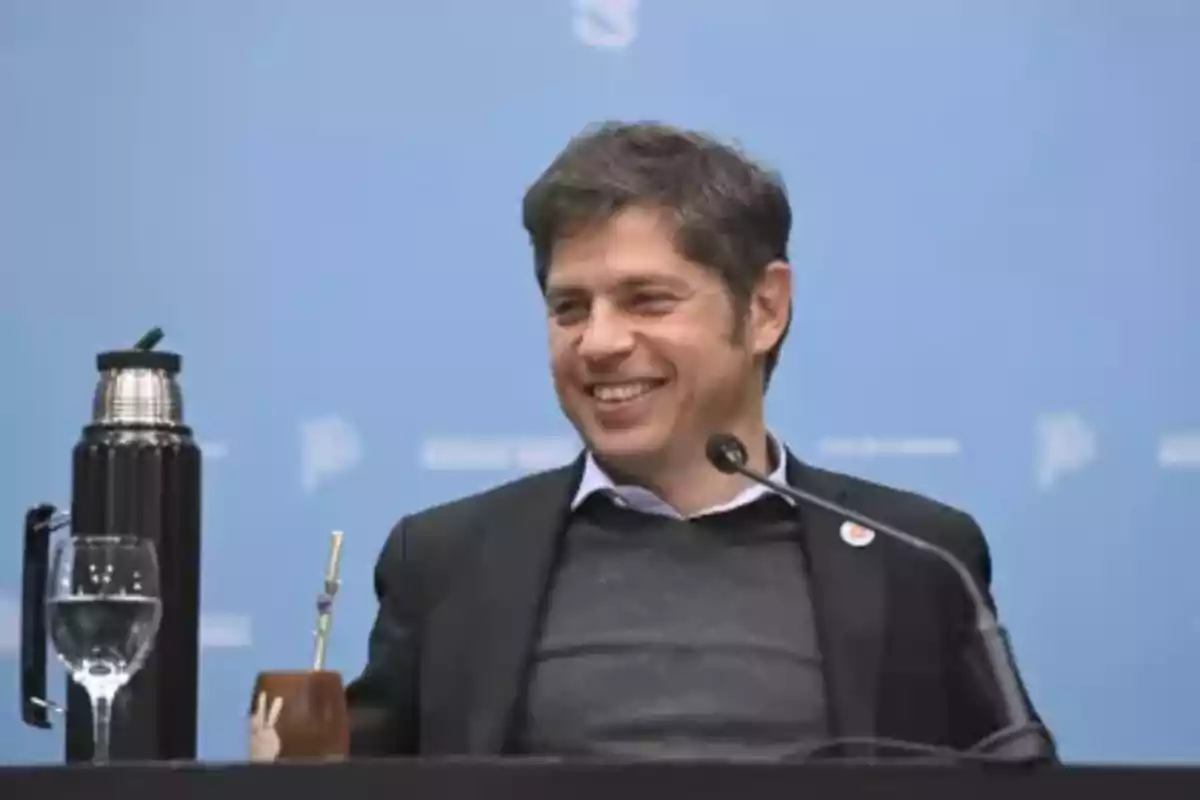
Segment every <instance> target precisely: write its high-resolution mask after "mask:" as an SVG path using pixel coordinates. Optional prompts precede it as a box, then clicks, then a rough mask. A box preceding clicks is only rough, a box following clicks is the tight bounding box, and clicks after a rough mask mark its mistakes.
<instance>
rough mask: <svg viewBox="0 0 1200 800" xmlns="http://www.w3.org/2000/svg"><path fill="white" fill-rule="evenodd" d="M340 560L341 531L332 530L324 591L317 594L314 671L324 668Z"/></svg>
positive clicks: (338, 583)
mask: <svg viewBox="0 0 1200 800" xmlns="http://www.w3.org/2000/svg"><path fill="white" fill-rule="evenodd" d="M341 561H342V532H341V531H334V532H333V543H332V546H331V548H330V552H329V564H328V566H327V567H326V568H325V586H324V591H323V592H321V593H320V594H319V595H317V652H316V656H315V657H314V658H313V671H314V672H321V671H322V670H324V669H325V653H326V649H327V648H328V646H329V632H330V630H331V629H332V627H333V599H334V597H335V596H336V595H337V591H338V587H339V586H341V580H340V579H339V578H338V571H339V569H340V567H341Z"/></svg>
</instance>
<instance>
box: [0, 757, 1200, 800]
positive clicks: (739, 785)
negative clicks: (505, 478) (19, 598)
mask: <svg viewBox="0 0 1200 800" xmlns="http://www.w3.org/2000/svg"><path fill="white" fill-rule="evenodd" d="M1098 795H1100V796H1103V797H1112V798H1117V797H1125V798H1134V800H1156V799H1157V798H1189V800H1197V798H1200V768H1195V769H1193V768H1167V767H1158V768H1155V767H1143V768H1135V767H1086V766H1055V767H1040V768H1037V769H1029V768H1016V767H1011V766H1004V765H980V764H974V765H965V766H946V765H930V764H926V765H920V764H914V763H907V764H905V765H899V764H895V765H885V764H870V765H864V764H854V763H842V764H828V765H812V764H810V765H786V764H777V765H768V764H761V765H750V764H719V763H712V762H708V763H668V764H662V763H660V764H616V763H563V762H554V761H536V760H529V761H525V760H504V761H499V760H497V761H471V760H461V761H459V760H440V761H418V760H404V759H397V760H371V761H345V762H338V763H324V764H314V763H297V764H271V765H251V764H221V763H158V764H128V765H118V766H110V767H104V768H96V767H91V766H88V765H70V766H52V767H4V768H0V798H4V800H8V799H9V798H13V800H17V799H18V798H21V799H23V798H37V800H58V799H59V798H75V797H78V798H89V800H91V799H94V798H101V797H102V798H114V799H115V800H139V799H140V798H147V800H149V799H150V798H154V800H190V799H191V798H197V799H198V798H205V799H206V800H213V799H215V798H220V799H221V800H234V797H235V796H236V797H238V798H250V797H257V798H268V800H307V798H313V800H317V798H321V800H349V798H371V797H380V798H384V797H386V798H403V800H423V799H424V798H438V799H439V800H450V799H454V800H457V798H484V797H487V798H495V797H501V798H514V799H515V798H520V800H542V798H546V799H547V800H549V798H555V800H590V799H591V798H597V799H598V798H606V800H612V799H613V798H616V800H641V799H642V798H671V800H675V798H679V800H684V799H685V798H686V800H707V798H736V800H751V799H752V798H754V799H757V798H788V800H797V799H798V798H801V799H802V800H811V798H813V797H828V798H835V799H836V800H855V799H856V798H902V799H903V800H909V798H912V799H913V800H916V798H930V799H931V800H939V798H946V800H989V799H990V798H1017V799H1018V800H1041V798H1046V800H1050V799H1051V798H1053V800H1063V799H1064V798H1068V797H1071V796H1074V797H1090V798H1096V797H1097V796H1098Z"/></svg>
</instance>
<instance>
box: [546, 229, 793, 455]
mask: <svg viewBox="0 0 1200 800" xmlns="http://www.w3.org/2000/svg"><path fill="white" fill-rule="evenodd" d="M670 233H671V231H670V228H668V227H667V226H665V225H664V224H663V221H662V219H661V216H660V215H658V214H655V213H652V212H651V211H648V210H641V209H634V210H628V211H625V212H622V213H621V214H619V215H617V216H616V217H614V218H613V219H612V220H611V221H609V222H608V223H607V224H605V225H602V226H597V227H596V228H594V229H590V230H587V231H586V232H582V233H580V234H579V235H577V236H574V237H572V238H570V239H568V240H565V241H563V242H560V243H559V244H558V245H557V246H556V247H555V249H554V254H553V258H552V261H551V265H550V269H549V274H548V277H547V282H546V304H547V310H548V319H549V333H550V354H551V366H552V370H553V374H554V384H555V389H556V390H557V392H558V397H559V402H560V403H561V405H562V408H563V411H564V412H565V413H566V415H567V417H568V418H569V419H570V420H571V422H572V424H573V425H574V426H575V428H576V429H577V430H578V431H579V433H580V435H581V436H582V437H583V439H584V441H585V442H586V443H587V445H588V447H589V448H591V449H592V451H593V452H594V453H595V454H596V455H597V456H598V457H599V458H600V459H602V460H604V461H606V462H607V463H608V464H610V465H611V466H613V467H615V468H617V469H618V470H628V471H630V472H634V473H637V472H642V471H644V470H646V469H648V468H653V467H654V466H661V465H666V464H668V463H671V462H674V461H676V460H677V459H678V458H680V457H682V458H691V457H694V456H695V455H697V454H698V453H702V452H703V448H704V442H705V440H706V439H707V437H708V436H709V435H710V434H712V433H714V432H715V431H717V430H721V429H723V428H722V426H724V425H728V424H730V423H732V422H735V421H736V419H737V418H738V417H739V415H743V414H744V413H745V412H746V409H747V408H749V409H751V410H753V409H755V408H758V407H760V406H759V404H761V402H762V384H761V381H760V380H759V379H758V372H759V367H758V365H757V364H756V361H755V358H756V356H758V355H761V354H763V353H765V352H766V351H767V350H769V349H770V348H771V347H772V346H773V345H774V343H775V342H776V341H778V338H779V336H780V335H782V323H780V324H775V323H774V322H773V319H774V317H775V316H778V314H777V313H776V312H775V311H774V310H771V309H770V308H768V311H769V312H770V313H766V314H765V315H764V314H763V313H761V312H762V308H763V307H764V306H763V305H762V303H761V302H759V301H760V300H761V298H760V297H758V296H757V295H756V299H755V300H752V301H751V313H750V314H749V316H748V317H747V319H746V321H745V328H744V330H743V331H742V335H740V336H735V335H734V332H735V331H736V330H738V327H737V325H736V324H735V323H736V322H737V320H736V318H735V316H734V307H733V303H732V301H731V298H730V295H729V292H728V291H727V289H726V288H725V286H724V284H723V283H722V282H721V279H720V278H719V277H718V276H717V275H716V274H714V273H713V272H711V271H709V270H706V269H705V268H703V267H701V266H700V265H698V264H695V263H692V262H690V261H688V260H686V259H685V258H683V257H682V256H680V255H679V253H677V252H676V250H675V247H674V245H673V244H672V241H671V238H670ZM778 272H779V271H778V270H776V271H775V272H774V273H772V276H773V278H774V279H775V280H773V281H767V283H768V284H770V285H771V286H770V287H768V288H769V291H770V292H773V293H774V294H773V295H772V298H770V301H769V302H768V303H767V306H770V304H771V303H775V302H780V301H781V302H783V303H784V308H783V313H784V316H786V311H787V309H786V302H787V301H786V299H781V297H775V296H774V295H779V293H780V292H783V293H784V294H787V295H790V288H791V287H790V274H788V273H787V270H786V266H785V267H783V272H784V276H783V280H782V281H780V280H779V279H778V278H779V274H778Z"/></svg>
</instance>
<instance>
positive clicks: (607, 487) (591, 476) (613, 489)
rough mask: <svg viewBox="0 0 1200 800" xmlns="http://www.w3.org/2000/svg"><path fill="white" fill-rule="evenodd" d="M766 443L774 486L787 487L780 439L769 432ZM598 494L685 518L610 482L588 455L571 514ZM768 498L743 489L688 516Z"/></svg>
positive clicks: (644, 492) (760, 489)
mask: <svg viewBox="0 0 1200 800" xmlns="http://www.w3.org/2000/svg"><path fill="white" fill-rule="evenodd" d="M767 442H768V445H769V446H770V448H771V452H772V455H773V456H774V461H775V469H774V470H773V471H772V472H771V475H770V478H771V480H773V481H775V482H777V483H783V484H786V483H787V450H786V449H785V448H784V446H783V445H782V444H781V443H780V441H779V439H777V438H776V437H775V436H774V435H773V434H771V433H769V432H768V433H767ZM597 492H600V493H603V494H606V495H608V496H609V497H611V498H612V499H613V501H614V502H616V503H617V504H618V505H621V506H623V507H625V508H629V509H633V510H635V511H641V512H644V513H647V514H659V515H661V516H664V517H674V518H676V519H683V518H684V515H683V514H680V513H679V512H678V511H676V510H675V509H674V508H672V507H671V506H670V505H669V504H668V503H667V502H666V501H664V500H663V499H662V498H660V497H659V496H658V495H656V494H654V492H651V491H650V490H649V489H646V488H643V487H641V486H630V485H618V484H616V483H614V482H613V480H612V478H610V477H609V476H608V474H607V473H605V472H604V470H603V469H601V467H600V465H599V464H598V463H596V459H595V458H593V457H592V454H591V452H590V451H589V452H588V453H587V458H586V459H585V461H584V467H583V477H582V478H581V479H580V481H579V489H578V491H576V492H575V498H574V499H573V500H572V501H571V510H572V511H574V510H575V509H576V508H578V507H579V505H580V504H581V503H582V502H583V501H584V500H586V499H587V498H589V497H591V496H592V495H593V494H596V493H597ZM767 494H773V492H771V490H770V489H768V488H767V487H765V486H762V485H760V484H757V483H755V484H753V485H751V486H748V487H746V488H745V489H743V490H742V491H741V492H739V493H738V495H737V496H736V497H734V498H733V499H732V500H730V501H728V502H726V503H721V504H720V505H716V506H712V507H710V508H706V509H703V510H701V511H698V512H696V513H695V514H692V515H690V516H692V517H702V516H706V515H709V514H718V513H721V512H723V511H732V510H733V509H735V508H740V507H741V506H744V505H747V504H749V503H752V502H754V501H755V500H758V499H759V498H760V497H763V496H764V495H767ZM783 499H784V500H787V501H788V502H789V503H791V502H792V500H791V499H790V498H787V497H785V498H783Z"/></svg>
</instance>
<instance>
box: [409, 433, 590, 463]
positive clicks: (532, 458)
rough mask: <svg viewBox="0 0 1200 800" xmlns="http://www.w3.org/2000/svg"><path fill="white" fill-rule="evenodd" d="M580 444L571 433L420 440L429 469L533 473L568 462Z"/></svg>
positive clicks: (577, 450) (422, 456) (422, 458)
mask: <svg viewBox="0 0 1200 800" xmlns="http://www.w3.org/2000/svg"><path fill="white" fill-rule="evenodd" d="M580 449H581V445H580V443H579V440H578V439H577V438H575V437H572V436H525V437H516V438H506V437H495V438H491V437H477V438H472V437H465V436H462V437H450V436H447V437H436V438H430V439H426V440H425V441H423V442H421V455H420V458H421V469H424V470H426V471H429V472H503V471H509V470H517V471H521V472H537V471H540V470H546V469H553V468H555V467H561V466H562V465H564V464H569V463H570V462H571V461H573V460H574V459H575V457H576V456H578V455H579V451H580Z"/></svg>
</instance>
